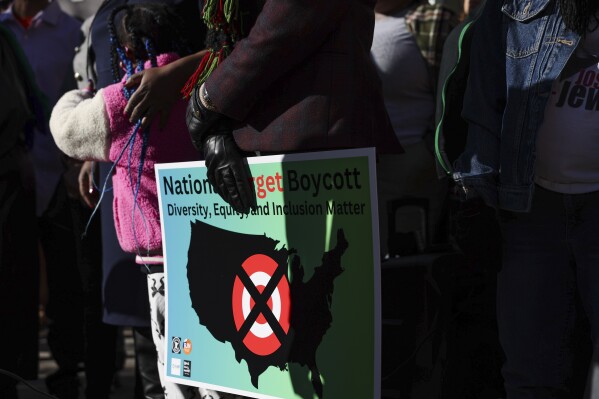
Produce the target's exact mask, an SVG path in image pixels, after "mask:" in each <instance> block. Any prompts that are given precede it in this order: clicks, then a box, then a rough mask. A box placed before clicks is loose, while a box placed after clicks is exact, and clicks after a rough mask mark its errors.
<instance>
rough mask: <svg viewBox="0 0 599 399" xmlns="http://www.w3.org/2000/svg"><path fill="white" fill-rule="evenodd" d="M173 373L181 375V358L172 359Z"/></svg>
mask: <svg viewBox="0 0 599 399" xmlns="http://www.w3.org/2000/svg"><path fill="white" fill-rule="evenodd" d="M171 374H172V375H178V376H180V375H181V359H174V358H173V359H171Z"/></svg>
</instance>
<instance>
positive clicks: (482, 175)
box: [447, 0, 580, 212]
mask: <svg viewBox="0 0 599 399" xmlns="http://www.w3.org/2000/svg"><path fill="white" fill-rule="evenodd" d="M579 40H580V36H579V35H578V34H576V33H574V32H572V31H569V30H567V29H566V27H565V25H564V23H563V21H562V18H561V17H560V16H559V5H558V3H557V1H556V0H487V4H486V5H485V8H484V10H483V12H482V14H481V15H480V17H479V19H478V20H477V21H476V23H475V25H474V31H473V37H472V48H471V52H470V54H471V57H470V68H469V78H468V83H467V87H466V93H465V96H464V106H463V110H462V117H463V118H464V119H465V120H466V121H467V122H468V126H469V127H468V135H467V138H466V145H465V149H464V151H463V153H462V154H461V155H460V156H459V157H458V158H457V160H456V162H455V164H454V169H453V170H447V172H448V173H449V174H452V176H453V178H454V180H455V181H456V182H457V183H458V185H459V186H461V187H462V189H463V193H464V194H465V197H466V198H471V197H475V196H479V197H482V198H483V199H484V200H485V202H487V204H489V205H491V206H494V207H497V208H501V209H506V210H511V211H521V212H526V211H529V210H530V205H531V201H532V194H533V190H534V183H533V174H534V164H535V144H536V134H537V131H538V129H539V126H540V125H541V123H542V121H543V114H544V111H545V105H546V103H547V100H548V98H549V96H550V94H551V86H552V83H553V81H554V80H555V79H557V78H558V76H559V75H560V73H561V71H562V69H563V68H564V66H565V65H566V63H567V61H568V59H569V58H570V56H571V55H572V53H573V52H574V49H575V48H576V46H577V44H578V42H579Z"/></svg>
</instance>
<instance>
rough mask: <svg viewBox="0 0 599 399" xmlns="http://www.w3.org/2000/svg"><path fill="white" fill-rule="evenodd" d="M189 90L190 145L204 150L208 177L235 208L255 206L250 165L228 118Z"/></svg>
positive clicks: (197, 89)
mask: <svg viewBox="0 0 599 399" xmlns="http://www.w3.org/2000/svg"><path fill="white" fill-rule="evenodd" d="M198 96H199V88H196V89H195V90H194V91H193V94H192V96H191V99H190V100H189V104H188V105H187V113H186V121H187V128H188V130H189V134H190V135H191V140H192V142H193V145H194V146H195V148H196V149H198V150H199V151H202V153H203V154H204V160H205V163H206V168H207V169H208V171H207V174H208V181H209V182H210V184H211V185H212V187H213V189H214V191H215V192H217V193H218V194H219V195H220V196H221V197H222V198H223V199H224V200H225V201H226V202H227V203H228V204H229V205H231V206H232V207H233V209H235V210H236V211H237V212H241V213H245V214H247V213H249V212H250V210H251V209H252V208H254V207H255V206H256V195H255V193H254V185H253V183H252V180H251V173H250V169H249V167H248V165H247V162H246V161H245V160H244V159H243V158H242V156H241V150H240V149H239V147H238V146H237V143H235V139H234V138H233V133H232V128H231V120H230V119H229V118H227V117H225V116H223V115H221V114H219V113H217V112H214V111H210V110H209V109H207V108H205V107H204V106H203V105H202V103H201V101H200V99H199V97H198Z"/></svg>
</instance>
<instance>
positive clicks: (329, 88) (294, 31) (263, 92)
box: [206, 0, 401, 153]
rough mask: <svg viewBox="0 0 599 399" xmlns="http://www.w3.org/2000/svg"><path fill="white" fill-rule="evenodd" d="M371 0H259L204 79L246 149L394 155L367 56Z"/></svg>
mask: <svg viewBox="0 0 599 399" xmlns="http://www.w3.org/2000/svg"><path fill="white" fill-rule="evenodd" d="M373 7H374V0H326V1H323V0H266V1H265V3H264V7H263V9H262V11H261V13H260V14H259V16H258V19H257V21H256V23H255V24H254V26H253V28H252V30H251V31H250V33H249V35H248V37H247V38H245V39H243V40H241V41H239V42H238V43H237V45H236V46H235V49H234V50H233V52H232V53H231V55H230V56H229V57H228V58H226V59H225V60H224V61H223V62H222V64H220V65H219V66H218V68H217V69H216V70H215V71H214V72H213V73H212V75H211V76H210V77H209V78H208V80H207V81H206V88H207V91H208V94H209V95H210V98H211V99H212V101H213V103H214V104H215V105H216V107H217V109H218V111H219V112H221V113H223V114H224V115H227V116H229V117H231V118H233V119H235V120H237V121H239V122H240V123H239V128H238V129H236V130H235V132H234V133H235V140H236V142H237V143H238V145H239V146H240V147H241V148H242V149H243V150H246V151H265V152H279V153H281V152H290V151H300V150H321V149H333V148H352V147H367V146H376V147H377V148H378V149H379V150H382V151H385V150H386V151H388V152H401V147H400V145H399V143H398V142H397V139H396V138H395V134H394V133H393V129H392V128H391V124H390V123H389V118H388V116H387V113H386V110H385V108H384V104H383V99H382V94H381V87H380V81H379V80H378V76H377V74H376V70H375V69H374V66H373V64H372V61H371V60H370V46H371V44H372V32H373V28H374V11H373Z"/></svg>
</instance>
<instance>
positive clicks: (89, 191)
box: [79, 161, 99, 208]
mask: <svg viewBox="0 0 599 399" xmlns="http://www.w3.org/2000/svg"><path fill="white" fill-rule="evenodd" d="M79 194H80V195H81V200H83V202H84V203H85V205H87V206H88V207H90V208H93V207H95V206H96V204H97V203H98V197H99V193H98V191H97V190H96V188H95V187H94V162H92V161H85V162H84V163H83V165H82V166H81V170H80V171H79Z"/></svg>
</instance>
